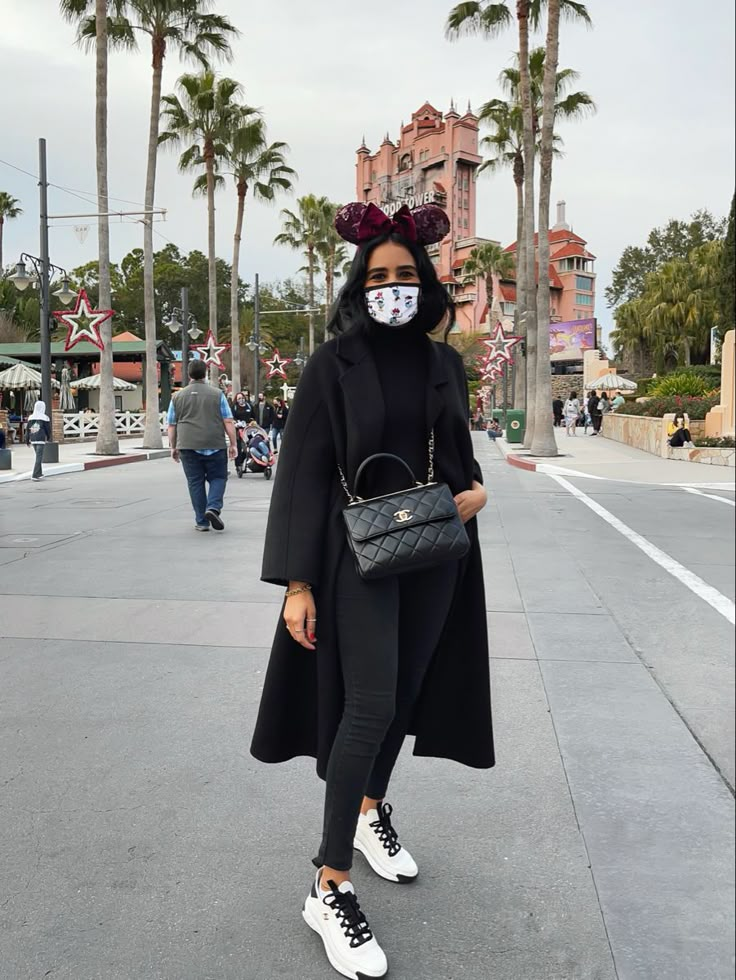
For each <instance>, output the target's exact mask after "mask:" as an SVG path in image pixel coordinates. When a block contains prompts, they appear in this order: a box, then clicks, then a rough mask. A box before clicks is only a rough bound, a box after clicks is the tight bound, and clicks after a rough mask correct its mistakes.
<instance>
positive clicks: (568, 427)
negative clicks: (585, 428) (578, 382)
mask: <svg viewBox="0 0 736 980" xmlns="http://www.w3.org/2000/svg"><path fill="white" fill-rule="evenodd" d="M563 415H564V416H565V435H567V436H576V435H577V434H578V433H577V426H578V422H579V421H580V402H579V401H578V393H577V391H571V392H570V394H569V396H568V399H567V401H566V402H565V406H564V409H563Z"/></svg>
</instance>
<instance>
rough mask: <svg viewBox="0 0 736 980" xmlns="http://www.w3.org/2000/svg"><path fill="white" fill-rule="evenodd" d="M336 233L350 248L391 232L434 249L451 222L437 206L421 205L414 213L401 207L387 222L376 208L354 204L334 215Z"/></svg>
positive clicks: (356, 202)
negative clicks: (351, 245) (431, 246)
mask: <svg viewBox="0 0 736 980" xmlns="http://www.w3.org/2000/svg"><path fill="white" fill-rule="evenodd" d="M335 229H336V230H337V233H338V235H339V236H340V237H341V238H344V239H345V241H346V242H350V243H351V244H353V245H362V244H363V243H364V242H368V241H371V240H372V239H374V238H378V237H379V236H380V235H387V234H391V233H392V232H395V233H396V234H397V235H401V236H402V238H405V239H406V240H407V241H410V242H416V243H417V244H418V245H434V244H435V242H441V241H442V239H443V238H444V237H445V236H446V235H447V234H448V232H449V231H450V220H449V218H448V217H447V215H446V214H445V212H444V211H443V210H442V208H441V207H439V206H438V205H436V204H422V205H421V206H420V207H418V208H414V210H413V211H410V210H409V208H408V207H407V206H406V205H404V206H403V207H401V208H399V210H398V211H397V212H396V214H395V215H394V216H393V217H392V218H390V217H389V216H388V215H387V214H385V213H384V212H383V211H381V209H380V208H378V207H376V205H375V204H362V203H361V202H360V201H355V202H353V203H352V204H346V205H345V206H344V207H342V208H340V210H339V211H338V212H337V216H336V218H335Z"/></svg>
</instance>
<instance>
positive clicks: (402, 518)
mask: <svg viewBox="0 0 736 980" xmlns="http://www.w3.org/2000/svg"><path fill="white" fill-rule="evenodd" d="M413 516H414V515H413V514H412V512H411V511H410V510H397V511H396V513H395V514H394V520H395V521H396V523H397V524H406V522H407V521H410V520H411V519H412V517H413Z"/></svg>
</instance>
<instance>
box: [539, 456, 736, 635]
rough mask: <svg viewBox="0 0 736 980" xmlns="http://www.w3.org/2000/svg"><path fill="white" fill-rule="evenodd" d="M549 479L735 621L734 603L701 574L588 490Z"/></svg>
mask: <svg viewBox="0 0 736 980" xmlns="http://www.w3.org/2000/svg"><path fill="white" fill-rule="evenodd" d="M550 479H552V480H554V481H555V482H556V483H559V484H560V486H561V487H564V488H565V490H567V491H568V493H571V494H572V495H573V497H577V499H578V500H580V501H581V502H582V503H584V504H585V506H586V507H589V508H590V509H591V510H592V511H593V513H594V514H597V515H598V516H599V517H602V518H603V520H604V521H606V523H607V524H610V525H611V527H613V528H615V529H616V530H617V531H618V532H619V534H623V536H624V537H625V538H628V540H629V541H631V543H632V544H634V545H636V547H637V548H639V549H640V550H641V551H643V552H644V554H645V555H648V556H649V557H650V558H651V559H652V561H655V562H656V563H657V564H658V565H659V566H660V567H661V568H663V569H664V570H665V571H666V572H669V574H670V575H672V576H673V577H674V578H676V579H677V580H678V581H679V582H682V584H683V585H684V586H686V588H688V589H690V591H691V592H694V593H695V595H696V596H698V597H699V598H700V599H703V600H704V601H705V602H707V603H708V605H709V606H712V607H713V609H715V610H716V612H719V613H720V614H721V616H723V617H724V618H725V619H727V620H728V621H729V623H731V624H736V607H735V606H734V604H733V602H732V601H731V600H730V599H729V598H728V597H727V596H725V595H722V594H721V593H720V592H719V591H718V589H714V588H713V586H712V585H708V583H707V582H704V581H703V579H702V578H700V576H698V575H696V574H695V573H694V572H691V571H690V569H689V568H685V566H684V565H681V564H680V563H679V561H676V560H675V559H674V558H673V557H672V556H671V555H668V554H666V553H665V552H664V551H662V550H661V549H660V548H658V547H657V546H656V545H654V544H652V543H651V541H647V539H646V538H644V537H642V536H641V534H637V532H636V531H634V530H632V529H631V528H630V527H629V526H628V525H627V524H624V522H623V521H620V520H619V519H618V517H616V516H615V515H614V514H612V513H611V512H610V511H608V510H606V508H605V507H601V505H600V504H599V503H596V501H595V500H593V499H592V498H590V497H589V496H588V495H587V493H583V491H582V490H578V488H577V487H575V486H573V485H572V483H569V482H568V481H567V480H565V479H563V477H561V476H555V475H554V474H550Z"/></svg>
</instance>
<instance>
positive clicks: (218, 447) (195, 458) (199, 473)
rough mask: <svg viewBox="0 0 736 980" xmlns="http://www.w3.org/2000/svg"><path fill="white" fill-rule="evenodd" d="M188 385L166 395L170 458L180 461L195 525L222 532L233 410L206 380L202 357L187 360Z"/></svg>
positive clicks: (232, 453)
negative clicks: (228, 446)
mask: <svg viewBox="0 0 736 980" xmlns="http://www.w3.org/2000/svg"><path fill="white" fill-rule="evenodd" d="M189 378H190V381H189V384H188V385H187V387H186V388H182V390H181V391H179V392H177V393H176V395H174V397H173V398H172V399H171V404H170V405H169V413H168V416H167V422H168V426H169V447H170V449H171V457H172V459H173V460H174V462H176V463H179V462H181V464H182V468H183V470H184V475H185V476H186V478H187V485H188V487H189V497H190V499H191V501H192V507H193V509H194V522H195V523H194V527H195V529H196V530H197V531H209V529H210V527H213V528H214V529H215V530H216V531H222V530H224V528H225V524H224V522H223V520H222V517H221V514H222V507H223V502H224V498H225V485H226V483H227V459H228V449H227V446H226V443H225V433H227V437H228V440H229V442H230V449H229V455H230V459H235V457H236V455H237V448H236V445H237V440H236V437H235V423H234V422H233V413H232V411H231V410H230V406H229V405H228V403H227V398H226V397H225V394H224V392H223V391H221V390H220V389H218V388H214V387H213V386H212V385H209V384H207V381H206V378H207V365H206V364H205V363H204V361H199V360H196V361H191V362H190V364H189Z"/></svg>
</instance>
